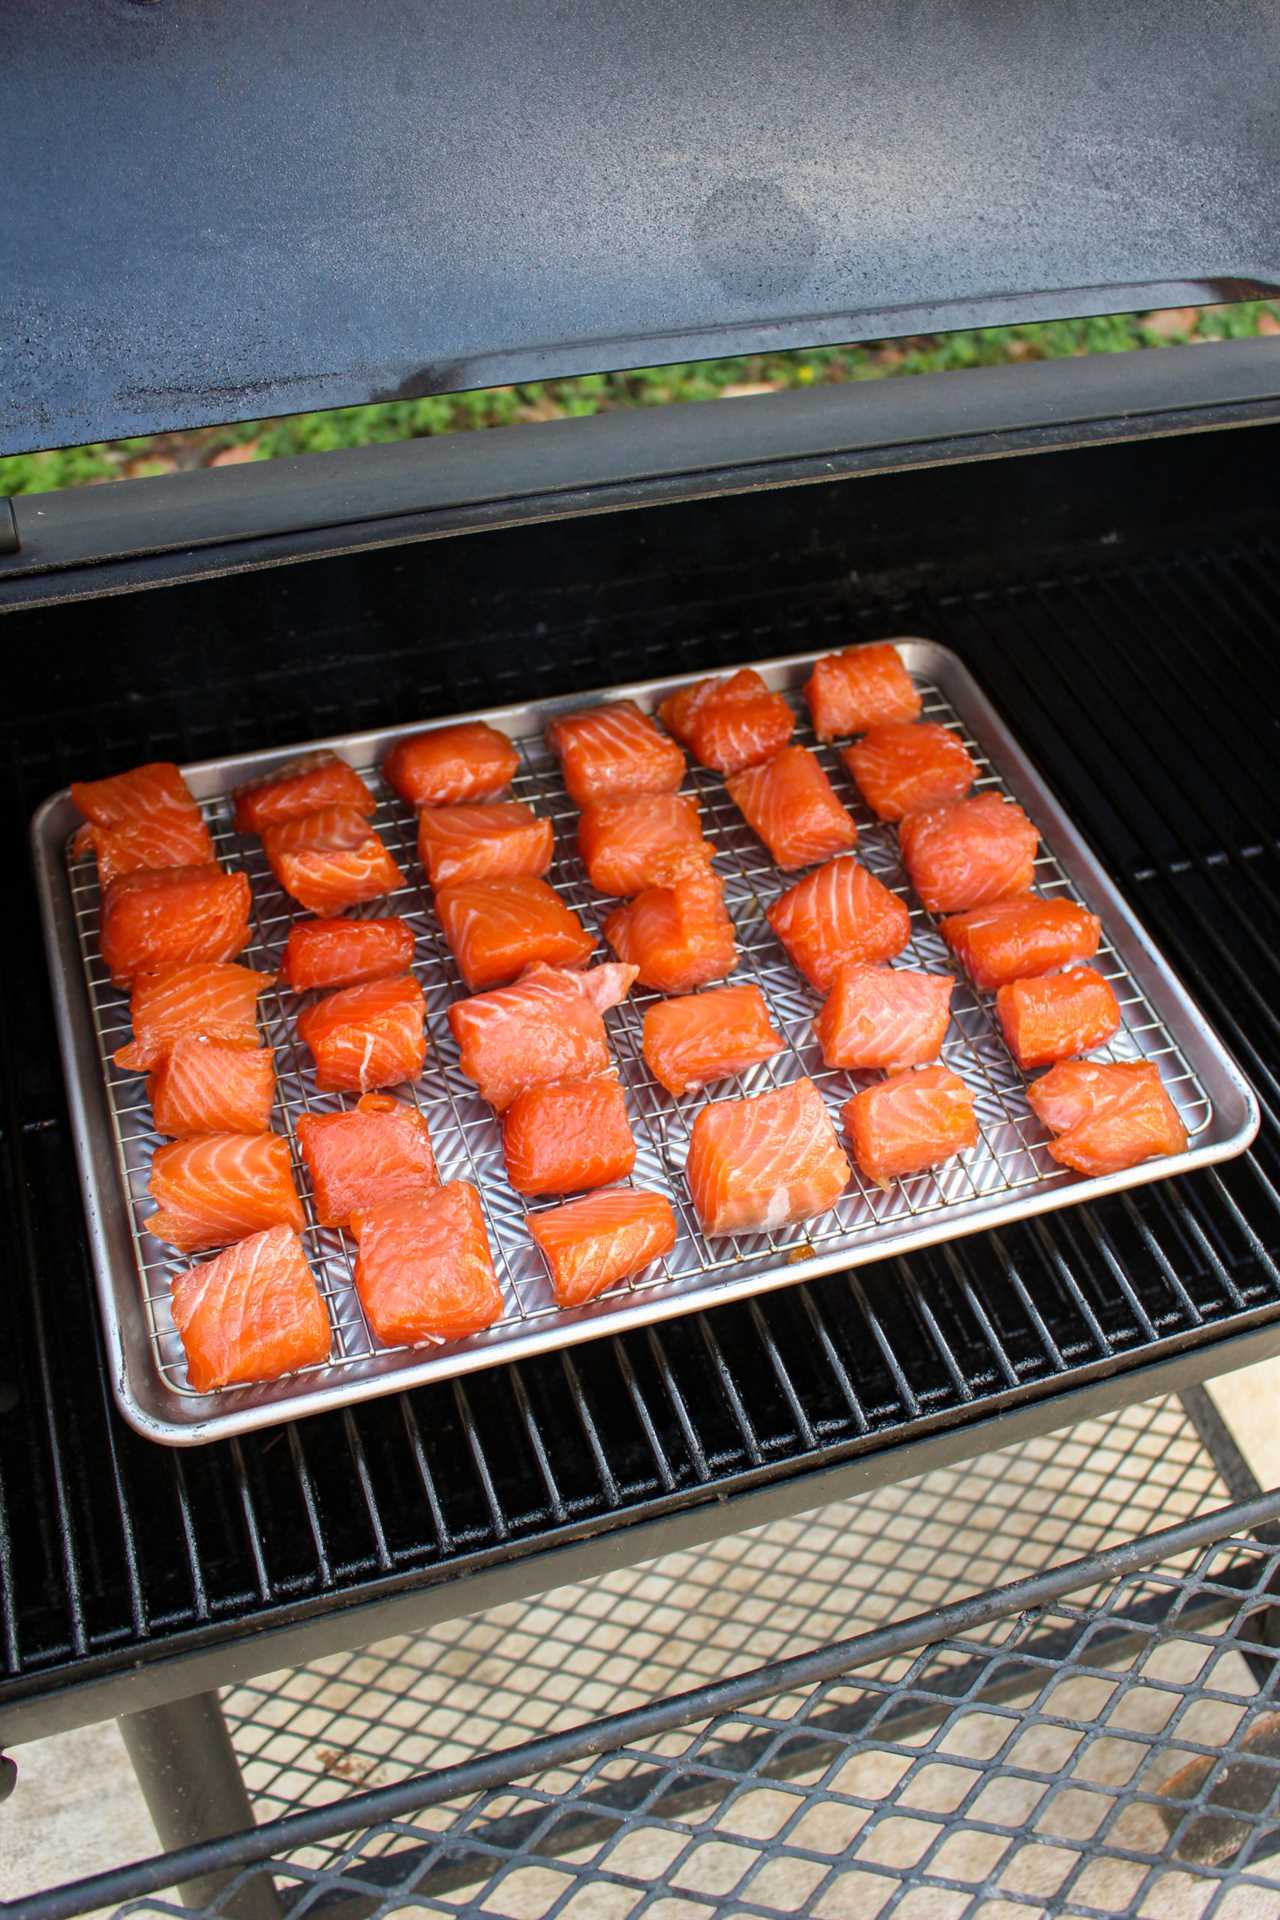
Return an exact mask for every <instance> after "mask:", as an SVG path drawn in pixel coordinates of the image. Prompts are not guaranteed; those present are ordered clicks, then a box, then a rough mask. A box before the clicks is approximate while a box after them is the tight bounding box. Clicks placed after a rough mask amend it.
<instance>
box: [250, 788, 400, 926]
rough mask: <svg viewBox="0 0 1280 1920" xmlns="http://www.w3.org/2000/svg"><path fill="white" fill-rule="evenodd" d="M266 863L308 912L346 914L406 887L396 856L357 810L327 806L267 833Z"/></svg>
mask: <svg viewBox="0 0 1280 1920" xmlns="http://www.w3.org/2000/svg"><path fill="white" fill-rule="evenodd" d="M262 844H263V847H264V848H265V849H266V855H267V860H268V861H269V863H270V866H271V871H272V873H274V875H275V877H276V879H277V880H278V881H279V883H280V885H281V886H282V887H283V888H284V890H285V892H286V893H287V894H289V895H290V896H291V897H292V898H293V899H294V900H296V901H297V902H298V905H299V906H302V907H305V908H306V909H307V912H308V913H320V914H332V913H341V912H342V910H343V908H344V907H354V906H357V905H358V904H359V902H360V901H361V900H376V899H377V898H378V896H379V895H380V894H384V893H394V892H395V889H396V888H397V887H401V886H403V885H404V875H403V873H401V871H400V869H399V867H398V866H397V865H396V863H395V861H394V860H393V859H392V858H391V855H390V854H389V853H388V852H387V850H386V848H385V847H384V846H383V844H382V842H381V840H379V838H378V836H377V834H376V833H375V832H374V830H373V828H372V827H371V826H370V825H369V822H368V821H367V820H366V819H365V817H364V815H363V814H362V813H360V812H359V811H358V810H357V809H356V808H355V807H322V808H321V810H320V811H319V813H304V814H299V815H297V816H296V817H295V818H294V819H291V820H282V821H280V823H279V825H278V826H271V827H264V828H263V829H262Z"/></svg>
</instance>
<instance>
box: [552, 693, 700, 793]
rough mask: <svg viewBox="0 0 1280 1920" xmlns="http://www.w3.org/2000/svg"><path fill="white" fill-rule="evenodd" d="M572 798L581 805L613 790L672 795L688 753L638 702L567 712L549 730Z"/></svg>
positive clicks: (680, 776) (629, 701)
mask: <svg viewBox="0 0 1280 1920" xmlns="http://www.w3.org/2000/svg"><path fill="white" fill-rule="evenodd" d="M547 745H548V746H549V747H550V748H551V751H552V752H553V753H554V754H556V755H557V757H558V758H559V761H560V767H561V771H562V773H563V775H564V784H565V787H566V789H567V791H568V794H569V797H570V799H572V800H574V801H576V803H577V805H578V806H580V807H585V805H586V804H587V801H588V800H602V799H603V798H604V796H605V795H606V794H609V793H672V792H674V791H675V789H676V788H677V787H678V786H679V785H680V782H681V781H682V780H683V779H684V755H683V753H682V752H681V751H680V749H679V747H678V746H677V745H676V743H675V741H674V740H668V738H667V736H666V734H665V733H660V732H659V730H658V728H657V727H655V725H654V724H653V721H652V720H651V719H650V718H649V716H648V714H647V713H641V711H640V709H639V707H638V706H637V705H636V703H635V701H634V700H614V701H611V702H610V703H609V704H608V705H607V706H603V707H585V708H583V709H582V711H581V712H579V713H565V714H562V715H561V716H560V718H559V719H558V720H553V721H552V722H551V724H550V725H549V726H548V728H547Z"/></svg>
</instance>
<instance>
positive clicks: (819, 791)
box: [725, 747, 858, 869]
mask: <svg viewBox="0 0 1280 1920" xmlns="http://www.w3.org/2000/svg"><path fill="white" fill-rule="evenodd" d="M725 785H726V786H727V787H728V789H729V796H730V798H731V799H732V800H733V802H734V804H735V805H736V806H737V807H738V808H739V809H740V810H741V812H742V813H743V815H744V816H745V818H746V822H747V825H748V826H749V827H750V828H751V831H752V832H753V833H754V834H756V835H757V836H758V838H759V839H761V840H763V841H764V843H765V845H766V847H768V849H769V852H770V853H771V854H772V855H773V858H774V860H775V861H776V862H777V864H778V866H780V867H782V868H783V869H790V868H793V867H809V866H812V865H813V863H814V861H815V860H826V859H828V858H829V857H830V856H831V855H832V854H833V853H844V852H846V851H847V850H848V849H849V848H850V847H852V846H854V845H856V844H857V839H858V829H857V827H855V825H854V824H853V816H852V815H851V814H850V813H849V811H848V809H847V808H845V807H843V806H841V804H840V802H839V800H837V798H836V794H835V789H834V787H833V786H832V785H831V782H830V781H829V780H828V778H827V776H826V774H825V773H824V772H823V771H822V768H821V767H820V766H819V765H818V762H817V760H816V759H815V758H814V756H813V755H812V754H811V753H810V751H809V749H808V748H807V747H784V748H783V750H782V752H781V753H779V754H776V755H775V756H774V758H773V759H772V760H770V761H769V762H768V764H767V765H766V766H763V767H749V768H748V769H747V770H746V772H745V773H736V774H733V775H731V776H730V778H729V779H728V780H726V782H725Z"/></svg>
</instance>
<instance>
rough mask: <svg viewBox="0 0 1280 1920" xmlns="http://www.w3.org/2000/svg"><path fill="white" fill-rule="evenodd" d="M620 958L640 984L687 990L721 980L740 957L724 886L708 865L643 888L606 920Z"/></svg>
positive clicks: (659, 989)
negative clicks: (668, 882)
mask: <svg viewBox="0 0 1280 1920" xmlns="http://www.w3.org/2000/svg"><path fill="white" fill-rule="evenodd" d="M604 937H605V939H606V940H607V941H608V942H609V945H610V946H611V947H612V948H613V950H614V952H615V953H616V954H617V956H618V958H619V960H622V961H625V962H626V964H627V965H628V966H634V967H635V968H636V970H637V971H636V978H637V980H638V981H639V982H640V985H641V986H642V987H653V988H654V989H655V990H656V991H657V992H659V993H687V992H688V990H689V989H690V988H691V987H701V986H704V985H705V984H706V982H707V981H708V980H723V978H724V976H725V974H726V973H731V972H732V971H733V967H734V963H735V961H736V959H737V957H738V949H737V943H736V940H735V937H734V930H733V921H732V920H731V919H730V918H729V915H728V914H727V913H726V912H725V905H724V887H723V884H722V882H721V880H720V878H719V876H718V875H717V874H715V873H712V872H711V871H710V869H709V868H708V869H705V870H704V869H701V868H700V869H698V870H696V871H693V872H690V873H686V874H683V875H681V877H680V878H679V879H678V880H676V881H674V882H673V883H672V885H671V886H669V887H646V889H645V891H644V892H643V893H639V894H637V895H636V897H635V899H634V900H632V901H631V903H630V904H629V905H628V906H625V907H617V908H615V909H614V911H613V912H612V913H611V914H610V915H609V918H608V919H607V920H606V921H605V923H604Z"/></svg>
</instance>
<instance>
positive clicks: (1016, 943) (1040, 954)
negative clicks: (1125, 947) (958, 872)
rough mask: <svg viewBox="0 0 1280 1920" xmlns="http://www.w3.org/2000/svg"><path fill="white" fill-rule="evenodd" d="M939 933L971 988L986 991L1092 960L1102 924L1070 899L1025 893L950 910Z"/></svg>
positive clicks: (1100, 936)
mask: <svg viewBox="0 0 1280 1920" xmlns="http://www.w3.org/2000/svg"><path fill="white" fill-rule="evenodd" d="M940 931H941V933H942V937H943V939H944V940H945V941H946V943H947V945H948V946H949V947H950V948H951V950H952V952H953V953H954V954H955V955H956V956H957V958H958V959H959V960H960V962H961V964H962V966H963V967H964V969H965V972H966V973H967V974H968V976H969V978H970V979H971V980H972V981H973V984H974V986H975V987H980V988H981V989H982V990H983V991H984V992H986V993H989V992H991V991H993V990H994V989H995V988H996V987H1003V986H1006V985H1007V984H1008V983H1009V981H1011V980H1021V979H1023V978H1025V977H1026V976H1027V975H1029V974H1033V973H1048V972H1049V971H1050V970H1051V969H1052V968H1054V967H1065V966H1067V965H1068V964H1069V963H1070V962H1071V961H1073V960H1092V958H1093V956H1094V954H1095V953H1096V952H1097V951H1098V943H1099V941H1100V940H1101V938H1102V922H1101V920H1099V919H1098V918H1097V916H1096V915H1095V914H1092V913H1086V911H1085V909H1084V908H1083V907H1078V906H1077V905H1076V903H1075V901H1074V900H1045V899H1042V898H1041V897H1040V895H1039V894H1034V893H1025V894H1020V895H1017V896H1015V898H1014V899H1012V900H992V901H990V902H989V903H988V904H987V905H986V906H985V907H972V908H971V909H970V910H969V912H968V913H958V914H953V915H952V916H951V918H949V919H947V920H944V921H943V922H942V926H941V929H940Z"/></svg>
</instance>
